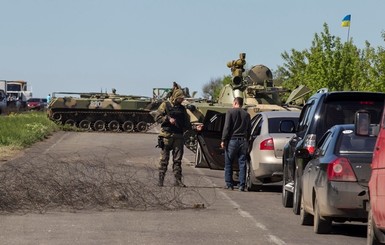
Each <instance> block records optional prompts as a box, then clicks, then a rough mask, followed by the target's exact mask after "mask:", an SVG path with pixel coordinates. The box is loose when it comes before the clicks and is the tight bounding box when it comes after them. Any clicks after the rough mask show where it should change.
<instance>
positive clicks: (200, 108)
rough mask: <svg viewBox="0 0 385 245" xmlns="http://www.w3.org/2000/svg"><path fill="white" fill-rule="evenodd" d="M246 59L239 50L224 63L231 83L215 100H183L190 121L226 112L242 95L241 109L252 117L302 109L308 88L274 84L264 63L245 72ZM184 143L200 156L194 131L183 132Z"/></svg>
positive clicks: (270, 73)
mask: <svg viewBox="0 0 385 245" xmlns="http://www.w3.org/2000/svg"><path fill="white" fill-rule="evenodd" d="M245 58H246V54H245V53H241V54H240V56H239V59H237V60H233V61H230V62H228V63H227V67H229V68H230V69H231V72H232V83H231V84H227V85H225V86H224V87H223V88H222V89H221V91H220V93H219V97H218V98H217V99H216V100H212V101H209V100H205V99H193V98H192V99H189V98H187V99H186V101H185V102H184V104H185V106H186V108H187V109H188V111H189V112H190V116H191V115H192V114H193V115H194V116H193V117H191V118H192V123H204V121H206V120H210V119H211V118H212V117H213V116H215V115H216V114H220V113H226V111H227V110H228V109H229V108H231V107H232V104H233V100H234V98H235V97H242V98H244V108H245V110H247V112H248V113H249V114H250V116H251V117H254V116H255V115H256V113H258V112H261V111H278V110H285V111H291V110H297V111H300V110H301V105H303V104H304V103H305V100H304V96H305V95H307V94H309V93H310V90H309V89H308V88H306V87H305V86H299V87H298V88H296V89H295V90H293V91H290V90H287V89H284V88H281V87H279V86H275V84H274V80H273V74H272V72H271V70H270V69H269V68H268V67H267V66H265V65H255V66H253V67H251V69H250V70H249V71H247V72H245V69H244V68H243V66H244V65H245V64H246V60H245ZM244 73H245V74H244ZM285 94H286V95H289V94H290V95H289V96H288V99H287V100H286V102H283V101H282V97H283V95H285ZM185 144H186V146H187V148H188V149H190V150H192V151H193V152H196V154H197V157H198V158H200V157H201V155H202V154H200V149H199V145H198V144H197V138H196V134H195V132H193V131H192V132H190V131H189V132H186V135H185ZM197 149H198V150H197ZM198 161H201V160H199V159H198Z"/></svg>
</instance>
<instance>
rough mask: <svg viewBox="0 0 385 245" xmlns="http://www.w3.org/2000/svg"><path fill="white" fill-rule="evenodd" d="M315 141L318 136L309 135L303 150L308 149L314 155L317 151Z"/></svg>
mask: <svg viewBox="0 0 385 245" xmlns="http://www.w3.org/2000/svg"><path fill="white" fill-rule="evenodd" d="M315 140H316V135H315V134H308V135H307V136H306V138H305V140H304V145H303V148H305V149H307V150H308V151H309V153H310V154H313V153H314V150H315Z"/></svg>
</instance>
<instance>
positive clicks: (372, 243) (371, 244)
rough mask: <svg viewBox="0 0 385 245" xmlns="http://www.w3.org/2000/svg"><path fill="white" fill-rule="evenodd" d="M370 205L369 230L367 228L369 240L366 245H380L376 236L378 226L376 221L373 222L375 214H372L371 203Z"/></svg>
mask: <svg viewBox="0 0 385 245" xmlns="http://www.w3.org/2000/svg"><path fill="white" fill-rule="evenodd" d="M368 205H369V213H368V226H367V227H368V228H367V234H368V235H367V240H366V244H367V245H380V244H381V243H380V242H379V241H378V239H377V237H376V234H375V230H376V224H375V223H374V220H373V213H372V209H371V208H370V203H368Z"/></svg>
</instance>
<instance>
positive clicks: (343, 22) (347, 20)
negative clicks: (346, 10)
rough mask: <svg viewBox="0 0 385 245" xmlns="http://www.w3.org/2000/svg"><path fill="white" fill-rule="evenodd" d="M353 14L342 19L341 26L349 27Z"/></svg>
mask: <svg viewBox="0 0 385 245" xmlns="http://www.w3.org/2000/svg"><path fill="white" fill-rule="evenodd" d="M351 17H352V16H351V15H350V14H348V15H346V16H345V18H343V19H342V23H341V26H342V27H348V26H350V18H351Z"/></svg>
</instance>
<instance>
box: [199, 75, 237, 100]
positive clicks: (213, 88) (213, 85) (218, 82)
mask: <svg viewBox="0 0 385 245" xmlns="http://www.w3.org/2000/svg"><path fill="white" fill-rule="evenodd" d="M229 83H231V76H224V77H223V78H211V79H210V81H209V82H208V83H206V84H205V85H204V86H203V88H202V91H203V97H204V98H206V99H212V100H216V99H217V98H218V96H219V92H220V91H221V89H222V88H223V86H224V85H226V84H229Z"/></svg>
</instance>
